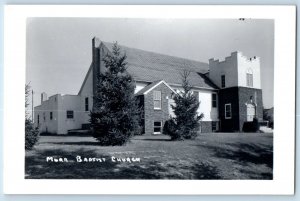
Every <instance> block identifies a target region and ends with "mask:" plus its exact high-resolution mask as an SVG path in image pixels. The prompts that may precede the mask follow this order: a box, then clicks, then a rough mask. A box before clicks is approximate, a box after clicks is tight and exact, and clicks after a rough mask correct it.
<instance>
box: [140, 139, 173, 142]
mask: <svg viewBox="0 0 300 201" xmlns="http://www.w3.org/2000/svg"><path fill="white" fill-rule="evenodd" d="M134 140H142V141H161V142H166V141H172V140H171V139H161V138H157V139H155V138H145V139H134Z"/></svg>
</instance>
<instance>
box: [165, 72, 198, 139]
mask: <svg viewBox="0 0 300 201" xmlns="http://www.w3.org/2000/svg"><path fill="white" fill-rule="evenodd" d="M189 74H190V73H189V72H187V71H184V72H183V74H182V88H183V92H181V93H178V94H174V97H173V99H174V102H175V105H172V106H171V107H172V109H173V110H174V114H175V117H174V118H172V119H170V120H169V121H167V122H166V127H165V129H164V130H165V132H166V134H167V135H170V136H171V139H172V140H184V139H194V138H195V137H196V136H197V132H198V130H199V128H200V122H199V121H200V120H201V119H202V118H203V116H204V115H203V113H201V114H200V115H198V113H197V110H198V108H199V104H200V103H199V101H198V100H197V98H196V96H195V95H194V94H193V93H192V86H191V85H190V84H189V81H188V77H189Z"/></svg>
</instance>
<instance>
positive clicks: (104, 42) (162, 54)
mask: <svg viewBox="0 0 300 201" xmlns="http://www.w3.org/2000/svg"><path fill="white" fill-rule="evenodd" d="M101 42H103V44H104V45H106V44H110V45H113V44H114V43H112V42H106V41H101ZM118 45H119V46H120V47H125V48H128V49H134V50H138V51H143V52H147V53H152V54H156V55H161V56H168V57H173V58H177V59H182V60H186V61H192V62H197V63H202V64H208V63H206V62H203V61H198V60H193V59H187V58H183V57H179V56H173V55H169V54H164V53H159V52H154V51H150V50H143V49H139V48H135V47H128V46H126V45H121V44H119V43H118Z"/></svg>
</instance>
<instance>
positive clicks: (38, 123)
mask: <svg viewBox="0 0 300 201" xmlns="http://www.w3.org/2000/svg"><path fill="white" fill-rule="evenodd" d="M37 119H38V124H40V115H39V114H38V117H37Z"/></svg>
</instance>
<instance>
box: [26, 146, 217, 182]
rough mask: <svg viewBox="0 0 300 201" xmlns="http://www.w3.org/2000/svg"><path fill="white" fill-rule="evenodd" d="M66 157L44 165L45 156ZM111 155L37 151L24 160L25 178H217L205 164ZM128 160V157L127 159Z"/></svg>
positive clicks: (45, 162) (89, 152)
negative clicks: (116, 158) (118, 159)
mask: <svg viewBox="0 0 300 201" xmlns="http://www.w3.org/2000/svg"><path fill="white" fill-rule="evenodd" d="M78 155H79V156H81V158H84V157H87V158H88V157H97V158H105V159H106V160H105V162H76V156H78ZM47 156H51V157H54V158H67V159H68V162H47V161H46V157H47ZM111 157H112V156H109V155H99V154H96V153H95V152H94V151H84V150H82V149H79V150H77V151H76V152H67V151H64V150H60V149H56V150H46V151H37V152H36V153H35V154H31V155H29V156H27V157H26V160H25V173H26V175H27V176H26V179H221V177H220V175H219V171H218V169H217V168H216V167H214V166H211V165H209V164H205V163H199V164H196V163H191V164H185V165H183V164H180V163H178V162H177V161H176V160H174V161H172V162H170V161H168V163H164V162H158V161H155V160H149V159H143V158H141V162H132V163H126V162H113V161H112V160H111ZM127 157H128V156H127Z"/></svg>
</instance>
